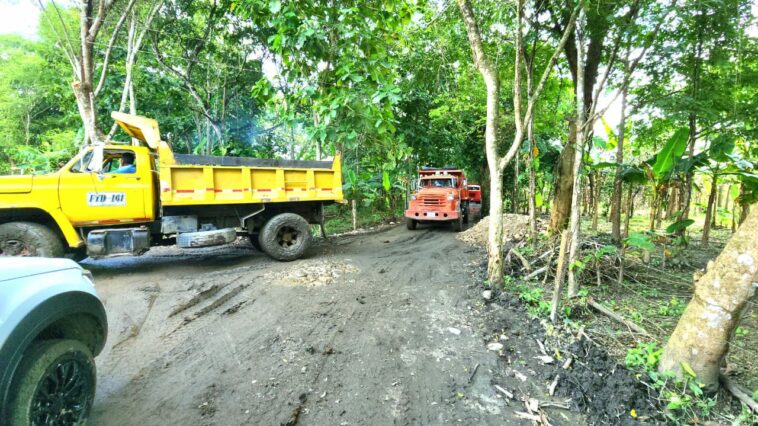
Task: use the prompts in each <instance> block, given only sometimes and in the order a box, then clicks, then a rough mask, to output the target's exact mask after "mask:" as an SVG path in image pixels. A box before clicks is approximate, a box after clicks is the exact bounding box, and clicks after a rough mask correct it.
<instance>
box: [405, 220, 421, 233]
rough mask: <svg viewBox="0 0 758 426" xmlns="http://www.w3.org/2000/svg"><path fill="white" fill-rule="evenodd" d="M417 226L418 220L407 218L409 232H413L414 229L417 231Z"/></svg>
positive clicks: (406, 225) (406, 224)
mask: <svg viewBox="0 0 758 426" xmlns="http://www.w3.org/2000/svg"><path fill="white" fill-rule="evenodd" d="M416 225H418V221H417V220H415V219H411V218H409V217H406V218H405V227H406V228H408V229H409V230H411V231H413V230H414V229H416Z"/></svg>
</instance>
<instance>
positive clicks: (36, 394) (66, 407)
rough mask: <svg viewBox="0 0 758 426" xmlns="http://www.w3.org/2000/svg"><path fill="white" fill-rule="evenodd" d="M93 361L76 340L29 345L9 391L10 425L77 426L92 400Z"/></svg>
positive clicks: (93, 393) (86, 413)
mask: <svg viewBox="0 0 758 426" xmlns="http://www.w3.org/2000/svg"><path fill="white" fill-rule="evenodd" d="M95 377H96V375H95V360H94V359H93V358H92V352H90V350H89V349H88V348H87V346H85V345H84V344H83V343H81V342H79V341H77V340H47V341H42V342H39V343H37V344H35V345H34V346H32V347H31V348H30V349H29V350H27V352H26V353H24V358H23V360H22V361H21V365H20V366H19V368H18V370H17V373H16V377H14V378H13V387H12V388H11V393H10V395H11V403H10V406H9V407H8V408H9V409H10V420H11V422H10V424H12V425H38V424H51V425H53V424H54V425H81V424H85V423H86V419H87V416H88V415H89V411H90V408H92V401H93V400H94V397H95Z"/></svg>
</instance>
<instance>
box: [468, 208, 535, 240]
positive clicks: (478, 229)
mask: <svg viewBox="0 0 758 426" xmlns="http://www.w3.org/2000/svg"><path fill="white" fill-rule="evenodd" d="M546 226H547V225H546V224H545V222H544V221H543V220H541V219H538V220H537V231H538V232H541V231H543V230H544V229H545V228H546ZM489 228H490V217H489V216H485V217H484V218H482V220H480V221H479V222H477V223H476V224H475V225H473V226H472V227H470V228H469V229H467V230H465V231H463V232H461V233H459V234H458V236H457V237H458V239H459V240H461V241H463V242H465V243H467V244H470V245H472V246H477V247H483V248H484V247H487V238H488V236H489ZM528 236H529V216H526V215H522V214H504V215H503V241H504V242H516V241H522V240H524V239H526V238H527V237H528Z"/></svg>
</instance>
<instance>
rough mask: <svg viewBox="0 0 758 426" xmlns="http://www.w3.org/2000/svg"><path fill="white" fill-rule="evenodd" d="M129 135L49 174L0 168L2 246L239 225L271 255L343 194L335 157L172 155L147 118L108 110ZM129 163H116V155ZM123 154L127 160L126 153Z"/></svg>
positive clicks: (70, 246)
mask: <svg viewBox="0 0 758 426" xmlns="http://www.w3.org/2000/svg"><path fill="white" fill-rule="evenodd" d="M111 116H112V117H113V119H114V120H115V121H116V123H118V125H119V126H120V127H121V128H122V129H123V130H124V132H125V133H126V134H127V135H129V136H131V137H132V138H134V139H136V140H138V141H139V143H136V144H96V145H92V146H87V147H85V148H84V149H82V150H81V151H80V152H79V154H78V155H76V156H75V157H74V158H72V159H71V160H70V161H69V162H68V163H67V164H66V165H65V166H63V168H61V169H60V170H59V171H57V172H55V173H50V174H47V175H38V176H4V177H0V255H31V256H46V257H62V256H65V255H68V256H70V257H79V258H82V257H84V256H87V255H88V256H92V257H102V256H108V255H117V254H132V255H139V254H142V253H144V252H145V251H147V250H148V249H149V248H150V247H151V246H155V245H167V244H176V245H177V246H179V247H183V248H194V247H206V246H212V245H219V244H226V243H230V242H232V241H234V240H235V239H236V237H237V235H238V233H243V234H247V235H249V236H250V240H251V242H252V243H253V245H254V246H256V247H258V248H259V249H261V250H262V251H264V252H265V253H266V254H268V255H269V256H270V257H272V258H274V259H277V260H282V261H289V260H294V259H297V258H299V257H300V256H302V255H303V253H304V252H305V250H306V249H307V248H308V246H309V244H310V241H311V232H310V224H322V225H323V207H324V206H325V205H328V204H332V203H344V198H343V194H342V175H341V165H340V156H339V155H337V156H335V158H334V159H333V160H331V161H292V160H273V159H253V158H237V157H234V158H233V157H212V156H199V155H185V154H176V153H174V152H172V150H171V147H170V146H169V145H168V144H167V143H166V142H165V141H163V140H161V137H160V131H159V128H158V123H157V122H156V121H155V120H153V119H150V118H146V117H141V116H136V115H130V114H124V113H119V112H114V113H112V114H111ZM130 158H131V162H132V164H133V165H134V167H133V168H132V169H131V171H130V172H129V171H127V172H124V171H123V170H119V167H120V166H121V165H122V163H123V162H124V161H126V162H129V159H130ZM125 159H126V160H125Z"/></svg>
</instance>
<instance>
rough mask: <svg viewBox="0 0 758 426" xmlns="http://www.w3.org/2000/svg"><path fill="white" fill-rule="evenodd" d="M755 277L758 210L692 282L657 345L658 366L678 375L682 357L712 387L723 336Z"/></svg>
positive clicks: (736, 321)
mask: <svg viewBox="0 0 758 426" xmlns="http://www.w3.org/2000/svg"><path fill="white" fill-rule="evenodd" d="M756 281H758V211H755V212H752V213H751V214H750V215H749V216H748V218H747V219H746V220H745V223H743V224H742V225H741V226H740V228H739V229H738V230H737V232H736V233H735V234H734V235H733V236H732V238H731V239H730V240H729V242H728V243H727V244H726V247H724V250H723V251H722V252H721V254H720V255H719V256H718V257H717V258H716V260H715V261H711V262H709V263H708V270H707V272H706V273H705V275H703V276H702V277H701V278H700V279H699V280H698V281H697V283H696V284H695V294H694V296H693V298H692V300H691V301H690V303H689V304H688V305H687V308H686V309H685V310H684V314H683V315H682V317H681V318H680V319H679V323H678V324H677V326H676V329H674V332H673V333H672V334H671V337H670V338H669V341H668V343H667V344H666V347H665V348H664V351H663V356H662V357H661V361H660V365H659V367H658V369H659V370H660V371H674V372H675V373H677V374H679V375H680V376H681V375H682V364H684V363H686V364H688V365H689V367H691V368H692V370H693V371H694V372H695V374H696V375H697V379H698V380H700V381H701V382H703V383H704V384H705V385H706V386H707V387H708V388H709V389H716V388H718V383H719V367H720V364H721V361H722V360H723V359H724V357H725V356H726V354H727V353H728V352H729V339H730V338H731V337H732V335H733V333H734V330H735V329H736V328H737V325H738V324H739V320H740V315H741V314H742V311H743V309H744V308H745V306H746V304H747V302H748V300H749V299H750V298H751V297H752V296H753V294H754V293H755V288H754V287H753V283H754V282H756Z"/></svg>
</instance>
